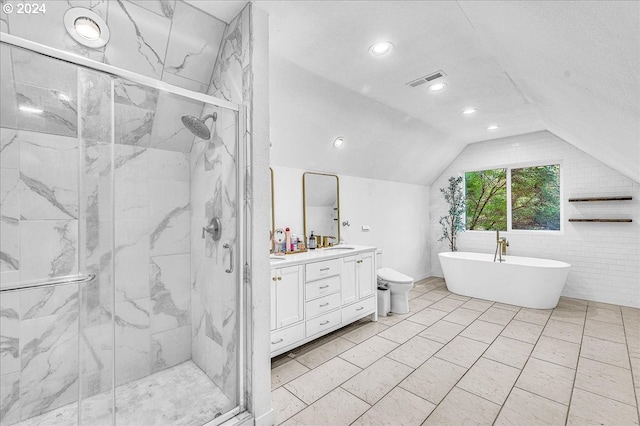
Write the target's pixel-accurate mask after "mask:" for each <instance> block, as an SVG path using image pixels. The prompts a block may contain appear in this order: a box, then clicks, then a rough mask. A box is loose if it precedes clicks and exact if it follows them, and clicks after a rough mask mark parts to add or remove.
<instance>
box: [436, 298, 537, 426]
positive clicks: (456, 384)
mask: <svg viewBox="0 0 640 426" xmlns="http://www.w3.org/2000/svg"><path fill="white" fill-rule="evenodd" d="M496 309H500V308H496ZM503 310H506V309H503ZM518 312H520V310H518V311H517V312H516V314H515V315H514V316H513V317H512V318H511V320H509V322H508V323H507V325H505V326H503V328H502V331H504V330H505V329H506V328H507V327H508V325H509V324H511V321H513V320H514V318H515V316H516V315H517V313H518ZM471 324H473V323H471ZM471 324H469V325H468V326H467V327H465V328H464V329H462V330H461V331H460V333H462V332H463V331H464V330H466V329H467V328H468V327H469V326H470V325H471ZM498 325H500V324H498ZM543 331H544V328H543ZM460 333H458V334H457V335H456V336H455V337H458V336H460ZM540 335H542V332H541V333H540ZM500 336H501V334H498V335H497V336H496V337H495V338H494V339H493V340H492V341H491V343H489V344H488V346H487V347H486V349H485V350H484V351H482V353H481V354H480V356H478V358H477V359H476V360H475V361H474V362H473V364H471V366H469V368H467V370H466V371H465V372H464V374H463V375H462V376H461V377H460V378H459V379H458V380H457V381H456V383H455V384H454V385H453V386H452V387H451V389H449V391H448V392H447V393H446V394H445V396H444V397H443V398H442V399H441V400H440V402H439V403H438V404H436V406H435V408H434V409H433V410H432V411H431V413H430V414H429V416H427V419H428V418H429V417H430V416H431V415H432V414H433V413H434V412H435V411H436V410H437V409H438V407H439V406H440V404H441V403H442V402H443V401H444V400H445V399H446V398H447V396H449V394H450V393H451V391H452V390H453V389H454V388H456V387H458V383H460V381H461V380H462V379H463V378H464V376H466V375H467V373H468V372H469V371H470V370H471V369H472V368H473V366H474V365H476V363H477V362H478V360H479V359H481V358H482V357H483V355H484V354H485V353H486V352H487V351H488V350H489V348H490V347H491V345H492V344H493V342H495V341H496V339H497V338H498V337H500ZM455 337H454V338H455ZM463 337H464V336H463ZM538 338H539V336H538ZM452 340H453V339H451V340H450V341H449V342H451V341H452ZM514 340H517V339H514ZM536 342H537V341H536ZM525 343H527V342H525ZM447 344H448V343H447ZM445 346H446V345H445ZM442 348H444V346H443V347H442ZM442 348H441V349H442ZM534 348H535V345H534ZM532 351H533V349H532ZM438 352H439V351H438ZM438 352H436V353H435V354H433V355H432V356H431V357H436V355H437V353H438ZM436 358H438V359H440V360H442V361H446V362H449V363H451V364H454V365H458V364H456V363H454V362H451V361H448V360H445V359H442V358H439V357H436ZM485 359H489V358H485ZM527 360H528V359H527ZM491 361H493V360H491ZM425 362H426V361H425ZM505 365H506V364H505ZM458 366H459V367H462V368H466V367H464V366H461V365H458ZM510 367H511V366H510ZM514 368H515V367H514ZM522 370H524V366H523V368H522V369H520V374H522ZM518 377H520V375H518ZM516 381H517V379H516ZM513 386H515V383H514V385H513ZM513 386H512V387H511V388H512V390H513ZM458 389H460V390H463V391H465V392H467V393H470V394H471V395H474V396H477V397H479V398H482V399H485V400H487V399H486V398H483V397H481V396H480V395H476V394H474V393H473V392H469V391H466V390H465V389H462V388H458ZM509 394H511V391H510V392H509ZM508 397H509V395H507V398H508ZM487 401H488V400H487ZM506 401H507V400H506V399H505V403H506ZM490 402H491V403H492V404H495V402H493V401H490ZM496 405H498V404H496ZM503 406H504V403H503V404H502V405H501V406H500V410H499V411H498V414H497V415H496V418H495V419H494V420H493V422H492V424H493V423H495V421H496V419H497V418H498V415H500V411H502V407H503Z"/></svg>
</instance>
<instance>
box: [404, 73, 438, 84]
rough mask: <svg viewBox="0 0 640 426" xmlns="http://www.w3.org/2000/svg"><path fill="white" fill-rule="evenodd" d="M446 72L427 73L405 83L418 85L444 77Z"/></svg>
mask: <svg viewBox="0 0 640 426" xmlns="http://www.w3.org/2000/svg"><path fill="white" fill-rule="evenodd" d="M445 75H446V74H445V73H444V72H443V71H436V72H434V73H431V74H429V75H425V76H424V77H420V78H417V79H415V80H413V81H410V82H408V83H407V84H408V85H409V86H411V87H418V86H420V85H421V84H425V83H430V82H432V81H434V80H437V79H439V78H442V77H444V76H445Z"/></svg>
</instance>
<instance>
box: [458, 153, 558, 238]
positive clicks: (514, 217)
mask: <svg viewBox="0 0 640 426" xmlns="http://www.w3.org/2000/svg"><path fill="white" fill-rule="evenodd" d="M465 191H466V226H467V229H468V230H479V231H495V230H500V231H507V230H509V231H511V230H533V231H559V230H560V165H559V164H552V165H544V166H534V167H521V168H504V169H492V170H481V171H474V172H467V173H465Z"/></svg>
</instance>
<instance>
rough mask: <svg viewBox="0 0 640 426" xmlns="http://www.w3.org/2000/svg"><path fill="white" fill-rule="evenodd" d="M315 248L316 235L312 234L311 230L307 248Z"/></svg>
mask: <svg viewBox="0 0 640 426" xmlns="http://www.w3.org/2000/svg"><path fill="white" fill-rule="evenodd" d="M315 248H316V237H314V236H313V231H311V236H310V237H309V250H315Z"/></svg>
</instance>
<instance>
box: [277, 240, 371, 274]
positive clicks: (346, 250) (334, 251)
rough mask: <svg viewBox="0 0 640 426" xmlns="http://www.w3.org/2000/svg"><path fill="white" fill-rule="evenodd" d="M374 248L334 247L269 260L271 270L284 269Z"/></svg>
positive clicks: (350, 245)
mask: <svg viewBox="0 0 640 426" xmlns="http://www.w3.org/2000/svg"><path fill="white" fill-rule="evenodd" d="M376 249H377V247H374V246H358V245H354V244H342V245H340V244H339V245H337V246H333V247H327V248H320V249H315V250H308V251H306V252H304V253H295V254H286V255H282V256H276V255H274V254H272V255H271V256H270V257H269V259H270V263H271V268H283V267H287V266H295V265H302V264H305V263H309V262H319V261H322V260H329V259H337V258H340V257H344V256H351V255H355V254H358V253H365V252H369V251H375V250H376Z"/></svg>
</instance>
